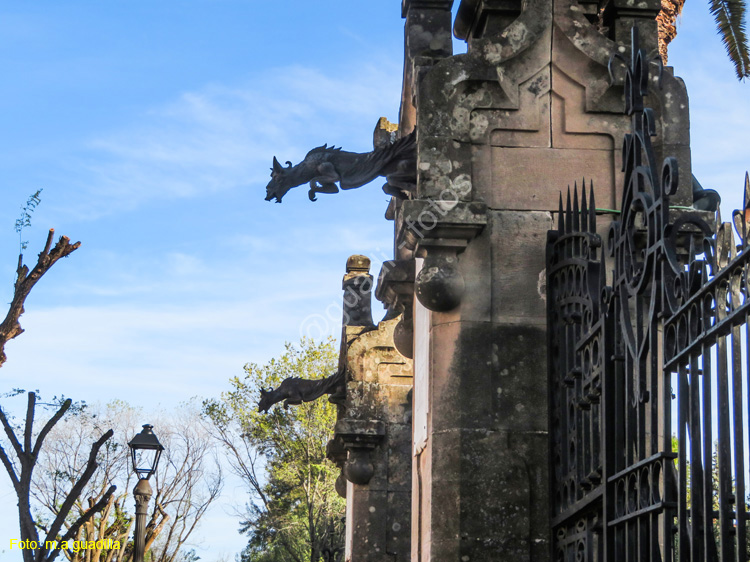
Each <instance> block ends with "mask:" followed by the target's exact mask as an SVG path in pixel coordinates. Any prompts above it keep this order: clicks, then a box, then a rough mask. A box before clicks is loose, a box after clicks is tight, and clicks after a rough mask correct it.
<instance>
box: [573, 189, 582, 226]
mask: <svg viewBox="0 0 750 562" xmlns="http://www.w3.org/2000/svg"><path fill="white" fill-rule="evenodd" d="M573 231H574V232H581V215H580V210H579V209H578V184H577V183H574V184H573Z"/></svg>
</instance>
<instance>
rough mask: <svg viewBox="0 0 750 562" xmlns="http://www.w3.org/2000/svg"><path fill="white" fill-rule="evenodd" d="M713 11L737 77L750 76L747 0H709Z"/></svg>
mask: <svg viewBox="0 0 750 562" xmlns="http://www.w3.org/2000/svg"><path fill="white" fill-rule="evenodd" d="M709 7H710V9H711V13H712V14H713V16H714V19H715V20H716V27H717V31H718V33H719V35H720V36H721V40H722V41H723V42H724V47H725V48H726V50H727V54H728V55H729V59H730V60H731V61H732V63H733V64H734V69H735V72H736V74H737V78H739V79H740V80H742V79H744V78H747V77H750V49H749V48H748V43H747V34H746V32H745V8H746V5H745V0H709Z"/></svg>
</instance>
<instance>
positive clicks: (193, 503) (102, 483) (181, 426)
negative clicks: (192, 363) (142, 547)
mask: <svg viewBox="0 0 750 562" xmlns="http://www.w3.org/2000/svg"><path fill="white" fill-rule="evenodd" d="M139 419H141V420H142V419H143V414H142V413H141V411H140V410H139V409H137V408H133V407H131V406H129V405H128V404H126V403H124V402H122V401H115V402H112V403H110V404H107V405H106V406H104V407H89V408H88V409H87V411H85V412H83V413H82V414H81V415H79V416H76V417H71V418H69V419H68V420H66V421H65V422H64V423H61V424H60V425H59V426H58V427H56V428H55V430H54V431H53V432H52V433H51V434H50V436H49V438H48V440H47V441H48V443H49V445H48V446H47V447H46V448H45V452H44V454H43V455H42V458H41V459H40V461H39V463H40V467H41V470H40V475H39V477H38V478H36V479H35V481H34V483H33V496H34V498H35V500H36V501H37V502H38V504H39V505H40V506H41V507H43V508H44V510H45V514H46V518H50V517H54V516H56V514H57V510H58V506H59V498H60V497H61V496H62V495H64V494H65V493H66V490H68V489H69V487H70V485H71V483H72V482H73V481H74V480H75V478H76V474H77V472H76V471H77V467H79V466H80V459H81V456H82V454H83V451H85V447H86V445H85V444H86V443H87V442H88V441H89V440H90V438H91V436H92V435H96V434H97V433H98V432H99V431H100V427H101V426H102V425H106V426H109V427H113V428H114V430H115V437H114V438H113V439H112V440H110V441H109V442H108V443H107V444H106V446H104V447H102V449H101V451H100V453H99V464H100V470H99V471H98V472H97V474H96V476H95V477H94V478H93V479H92V480H91V481H90V483H89V485H88V486H87V487H86V489H85V491H84V493H83V494H81V496H80V498H79V500H78V501H77V502H76V504H75V505H74V507H73V510H72V511H71V513H70V515H69V516H68V518H67V521H68V522H69V523H70V524H72V523H73V522H74V521H75V519H76V517H77V516H78V514H80V513H84V512H85V511H86V510H87V509H89V507H90V506H91V505H93V504H95V503H97V502H99V501H100V500H101V498H102V497H103V496H104V494H105V493H106V490H107V489H108V487H109V486H110V485H112V484H113V483H114V484H117V486H118V488H119V489H121V490H125V492H123V493H121V494H119V495H113V496H111V497H110V498H109V502H108V503H107V505H106V506H105V508H104V509H103V510H102V511H101V512H100V513H98V514H97V515H96V516H95V517H93V518H91V519H90V520H89V521H88V523H87V524H86V525H83V526H81V527H79V528H78V529H77V531H76V536H75V540H78V541H83V542H86V543H88V542H89V541H94V542H95V543H96V544H100V545H101V547H100V548H99V547H96V548H94V549H87V550H85V551H79V552H74V551H66V552H65V555H66V556H67V558H68V560H70V561H71V562H83V561H84V560H85V561H86V562H127V561H129V560H131V558H132V554H133V552H132V548H131V545H130V544H128V545H127V546H126V542H127V537H128V534H129V531H130V529H131V526H132V524H133V515H132V505H130V504H129V501H130V499H129V498H128V497H127V490H130V488H131V487H132V484H133V480H134V478H133V476H132V469H131V467H130V457H129V450H128V446H127V440H128V438H129V437H132V436H133V435H135V434H136V433H137V431H138V429H139V427H140V423H138V421H137V420H139ZM151 421H153V424H154V426H155V427H157V428H158V429H157V431H158V434H159V440H160V441H161V443H162V444H163V445H164V446H165V451H164V454H163V455H162V459H161V462H160V464H159V470H158V471H157V473H156V475H155V476H154V480H153V482H154V489H155V493H154V497H153V498H152V501H151V504H150V505H151V507H152V511H151V512H150V515H149V518H148V520H147V524H146V551H147V552H148V551H150V552H151V555H152V557H153V559H154V560H159V561H160V562H162V561H163V562H172V561H174V560H179V559H180V558H179V556H181V555H182V554H184V552H183V550H184V547H185V545H186V542H187V541H188V540H189V537H190V535H191V534H192V532H193V531H194V530H195V528H196V526H197V524H198V522H199V521H200V519H201V517H202V516H203V514H204V513H205V512H206V510H207V509H208V507H209V506H210V504H211V503H212V502H213V501H214V499H216V497H217V496H218V494H219V491H220V489H221V484H222V480H223V478H222V474H221V470H220V467H219V464H218V462H217V461H216V458H215V457H214V455H213V442H212V441H211V440H210V438H209V436H208V435H207V434H206V432H205V430H204V429H203V428H202V426H201V425H200V423H199V420H198V414H197V413H196V412H195V411H194V409H190V408H181V410H180V411H179V412H177V413H175V414H173V415H160V416H158V419H152V420H151ZM40 519H42V520H43V519H45V515H42V516H41V517H40ZM107 539H111V541H112V542H111V543H107ZM114 541H119V543H120V544H119V545H118V546H120V548H114V547H113V545H114Z"/></svg>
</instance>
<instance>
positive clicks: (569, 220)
mask: <svg viewBox="0 0 750 562" xmlns="http://www.w3.org/2000/svg"><path fill="white" fill-rule="evenodd" d="M572 225H573V211H572V210H571V208H570V186H568V201H567V204H566V205H565V233H566V234H569V233H570V232H572V230H571V227H572Z"/></svg>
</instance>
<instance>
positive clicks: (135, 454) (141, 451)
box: [128, 424, 164, 480]
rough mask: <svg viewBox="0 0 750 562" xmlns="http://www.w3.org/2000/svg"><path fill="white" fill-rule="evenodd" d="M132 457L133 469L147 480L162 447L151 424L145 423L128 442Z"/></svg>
mask: <svg viewBox="0 0 750 562" xmlns="http://www.w3.org/2000/svg"><path fill="white" fill-rule="evenodd" d="M128 446H129V447H130V453H131V456H132V459H133V470H134V471H135V473H136V475H137V476H138V478H139V479H141V480H148V479H149V478H150V477H151V475H152V474H154V472H156V467H157V466H158V465H159V457H160V456H161V452H162V451H163V450H164V447H163V446H162V444H161V443H159V440H158V439H157V438H156V435H154V432H153V426H152V425H149V424H146V425H144V426H143V430H141V432H140V433H139V434H138V435H136V436H135V437H133V439H132V440H131V441H130V443H128Z"/></svg>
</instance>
